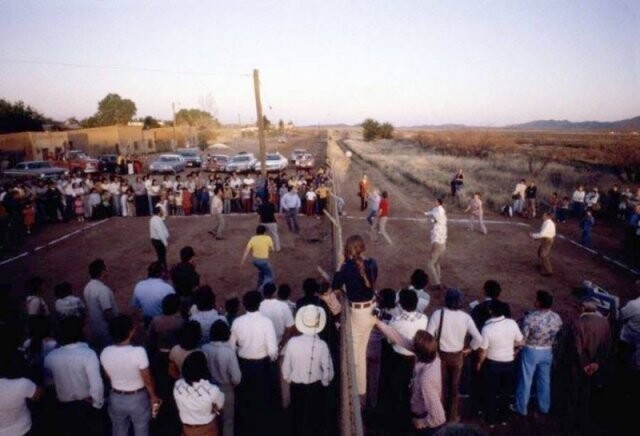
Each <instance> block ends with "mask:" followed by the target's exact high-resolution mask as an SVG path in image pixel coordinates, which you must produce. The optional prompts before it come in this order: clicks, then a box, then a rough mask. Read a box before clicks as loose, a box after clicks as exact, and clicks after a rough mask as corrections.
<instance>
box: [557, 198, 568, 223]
mask: <svg viewBox="0 0 640 436" xmlns="http://www.w3.org/2000/svg"><path fill="white" fill-rule="evenodd" d="M570 209H571V202H570V201H569V197H562V201H561V202H560V207H559V208H558V213H557V215H556V218H557V219H558V222H559V223H563V224H564V223H566V222H567V219H568V218H569V211H570Z"/></svg>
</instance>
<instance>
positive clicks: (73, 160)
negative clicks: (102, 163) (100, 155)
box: [53, 150, 99, 174]
mask: <svg viewBox="0 0 640 436" xmlns="http://www.w3.org/2000/svg"><path fill="white" fill-rule="evenodd" d="M53 165H54V166H58V167H60V168H67V169H68V170H69V172H70V173H73V174H75V173H84V174H93V173H97V172H98V166H99V162H98V159H94V158H92V157H89V156H88V155H87V154H86V153H85V152H84V151H82V150H69V151H66V152H65V153H63V154H62V155H60V156H58V158H57V159H54V161H53Z"/></svg>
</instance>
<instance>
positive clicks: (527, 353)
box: [516, 346, 553, 415]
mask: <svg viewBox="0 0 640 436" xmlns="http://www.w3.org/2000/svg"><path fill="white" fill-rule="evenodd" d="M552 361H553V354H552V351H551V348H549V349H538V348H530V347H526V346H525V347H524V348H522V352H521V353H520V377H519V379H518V388H517V389H516V410H517V411H518V413H519V414H521V415H526V414H527V405H528V404H529V397H530V395H531V385H532V384H533V379H534V377H535V379H536V395H537V397H538V409H539V410H540V412H542V413H549V408H550V407H551V362H552Z"/></svg>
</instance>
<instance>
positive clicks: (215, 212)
mask: <svg viewBox="0 0 640 436" xmlns="http://www.w3.org/2000/svg"><path fill="white" fill-rule="evenodd" d="M222 195H223V193H222V189H221V188H215V189H214V191H213V197H212V198H211V215H212V216H213V220H214V221H213V222H214V224H213V230H211V231H209V234H210V235H211V236H213V237H214V238H216V240H220V239H223V238H222V231H223V230H224V215H223V214H222V211H223V209H224V204H223V202H222Z"/></svg>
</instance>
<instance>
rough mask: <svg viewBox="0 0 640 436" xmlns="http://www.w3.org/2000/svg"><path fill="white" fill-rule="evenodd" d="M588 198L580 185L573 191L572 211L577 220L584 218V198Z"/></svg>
mask: <svg viewBox="0 0 640 436" xmlns="http://www.w3.org/2000/svg"><path fill="white" fill-rule="evenodd" d="M585 196H586V192H584V186H582V185H580V186H578V187H577V188H576V190H575V191H573V195H571V210H572V212H573V216H574V217H576V218H580V217H581V216H582V212H583V211H584V198H585Z"/></svg>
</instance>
